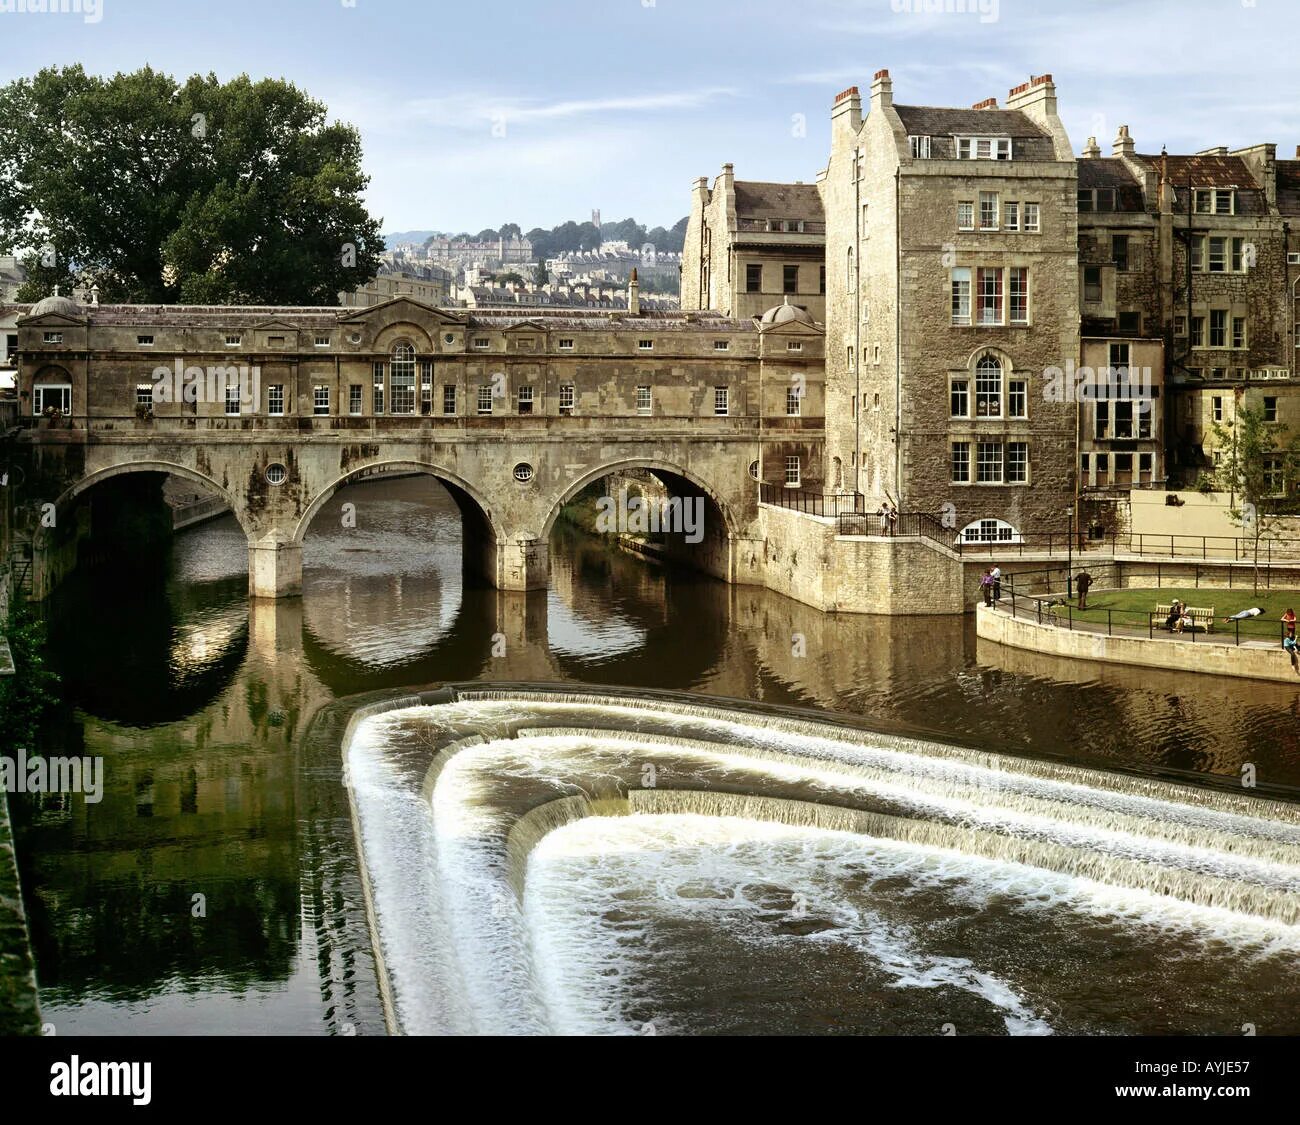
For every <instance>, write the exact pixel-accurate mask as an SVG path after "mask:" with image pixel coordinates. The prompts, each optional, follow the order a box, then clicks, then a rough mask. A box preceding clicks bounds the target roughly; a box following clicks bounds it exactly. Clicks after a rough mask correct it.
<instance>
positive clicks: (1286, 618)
mask: <svg viewBox="0 0 1300 1125" xmlns="http://www.w3.org/2000/svg"><path fill="white" fill-rule="evenodd" d="M1282 624H1283V625H1285V626H1286V635H1287V636H1288V637H1290V638H1291V639H1292V640H1295V610H1294V609H1290V608H1288V609H1287V611H1286V612H1285V613H1284V614H1282Z"/></svg>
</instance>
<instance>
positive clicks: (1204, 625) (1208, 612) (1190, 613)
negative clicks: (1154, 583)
mask: <svg viewBox="0 0 1300 1125" xmlns="http://www.w3.org/2000/svg"><path fill="white" fill-rule="evenodd" d="M1173 608H1174V606H1173V603H1172V602H1170V603H1169V604H1168V605H1157V606H1156V608H1155V609H1154V611H1152V614H1151V624H1152V625H1157V626H1163V625H1164V623H1165V621H1166V620H1168V618H1169V614H1170V613H1171V612H1172V611H1173ZM1183 616H1184V617H1190V618H1191V619H1192V625H1191V627H1192V628H1193V629H1200V630H1202V631H1203V632H1206V633H1213V632H1214V606H1210V607H1209V608H1208V609H1206V608H1205V607H1204V606H1195V605H1185V606H1183Z"/></svg>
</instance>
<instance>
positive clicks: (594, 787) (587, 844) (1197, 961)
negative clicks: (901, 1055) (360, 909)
mask: <svg viewBox="0 0 1300 1125" xmlns="http://www.w3.org/2000/svg"><path fill="white" fill-rule="evenodd" d="M443 698H444V699H445V700H446V701H445V702H422V701H421V700H420V699H418V698H407V699H404V700H400V701H394V702H393V703H390V704H389V705H387V708H386V709H384V710H379V711H375V712H373V713H368V714H364V715H362V716H361V717H359V718H358V719H357V720H356V721H355V722H354V724H353V727H352V729H351V732H350V737H349V739H348V740H347V745H346V748H345V754H346V758H347V773H348V777H349V782H350V785H351V792H352V798H353V808H354V813H355V817H356V825H357V833H358V838H359V841H360V845H361V851H362V854H363V857H364V864H365V867H366V876H367V885H368V887H369V891H370V907H371V918H372V929H373V933H374V938H375V945H376V950H377V952H378V953H379V956H380V959H381V960H382V963H383V967H384V973H385V976H386V993H385V996H386V1001H387V1003H388V1009H389V1022H390V1024H391V1025H392V1026H393V1028H394V1029H396V1030H403V1031H407V1032H412V1033H428V1032H451V1033H474V1032H482V1033H560V1034H570V1033H649V1032H653V1033H658V1034H664V1033H672V1032H687V1033H703V1032H709V1031H716V1032H770V1033H779V1032H823V1031H825V1032H829V1031H842V1032H857V1033H863V1032H867V1033H871V1032H879V1033H890V1032H894V1033H922V1034H923V1033H931V1034H941V1033H944V1032H945V1031H946V1032H947V1033H950V1034H953V1033H955V1034H978V1033H989V1032H1000V1033H1007V1032H1010V1033H1015V1034H1044V1033H1051V1032H1054V1031H1055V1032H1076V1033H1080V1032H1082V1033H1125V1032H1187V1033H1214V1032H1219V1033H1222V1034H1235V1033H1239V1028H1240V1025H1241V1024H1242V1023H1243V1022H1250V1023H1252V1024H1254V1025H1256V1026H1257V1027H1258V1028H1259V1029H1260V1031H1261V1033H1265V1032H1268V1031H1274V1032H1288V1031H1289V1032H1295V1031H1296V1030H1297V1029H1298V1028H1300V1015H1297V1012H1300V1004H1297V1001H1298V1000H1300V983H1297V977H1298V974H1296V972H1295V969H1296V967H1297V960H1298V955H1300V808H1298V807H1296V806H1293V805H1289V804H1286V803H1284V802H1277V801H1268V800H1262V799H1257V798H1253V797H1250V796H1249V795H1246V794H1232V793H1223V792H1218V791H1210V790H1200V789H1195V788H1192V787H1188V786H1181V785H1174V784H1170V783H1167V782H1164V781H1160V780H1157V779H1153V778H1143V777H1128V776H1122V775H1116V774H1106V773H1101V772H1097V771H1091V770H1086V769H1078V768H1074V767H1069V766H1060V765H1055V764H1050V763H1043V762H1035V761H1026V760H1020V759H1016V758H1010V757H1002V756H999V755H996V754H987V753H980V752H976V751H967V750H963V749H959V748H956V747H951V746H943V745H938V744H933V743H925V742H920V741H916V740H911V739H905V738H898V737H893V736H889V735H883V734H875V733H870V732H863V731H857V730H849V729H846V728H842V727H838V726H835V725H833V724H830V723H818V722H813V721H805V720H799V719H795V718H791V717H789V716H787V715H785V714H765V713H763V712H761V711H758V710H756V709H746V710H731V709H727V708H724V707H720V706H719V707H712V706H709V705H707V704H706V703H704V702H703V701H702V702H700V703H699V704H688V703H682V702H677V701H670V700H666V699H656V698H646V699H640V700H628V699H620V698H618V697H614V696H604V695H601V694H599V693H594V692H593V693H560V692H554V691H544V690H534V691H530V690H525V689H518V690H507V689H487V688H482V689H480V688H472V689H471V688H466V689H460V690H457V691H455V692H451V693H448V694H446V695H445V696H444V697H443Z"/></svg>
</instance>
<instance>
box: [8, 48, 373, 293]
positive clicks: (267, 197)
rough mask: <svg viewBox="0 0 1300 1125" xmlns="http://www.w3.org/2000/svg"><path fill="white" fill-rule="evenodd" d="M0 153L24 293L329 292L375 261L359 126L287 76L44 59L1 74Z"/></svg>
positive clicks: (366, 273) (11, 242) (355, 279)
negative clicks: (104, 74)
mask: <svg viewBox="0 0 1300 1125" xmlns="http://www.w3.org/2000/svg"><path fill="white" fill-rule="evenodd" d="M0 151H3V152H4V153H5V154H6V159H5V161H4V163H3V165H0V244H3V245H7V246H9V247H10V248H12V250H13V251H14V252H15V253H17V254H19V255H20V257H21V258H22V259H23V261H24V264H26V265H27V266H28V267H29V269H30V277H29V281H28V283H27V285H26V286H25V287H24V289H23V291H21V292H20V294H19V296H20V299H23V300H32V299H37V298H39V297H41V296H44V295H45V294H46V293H47V292H49V290H50V289H51V288H52V286H53V285H54V284H56V283H57V284H64V285H72V284H78V285H90V284H92V283H94V284H98V286H99V289H100V295H101V297H102V298H103V299H105V300H107V301H132V302H145V303H150V302H158V303H166V302H175V301H185V302H204V303H222V302H224V303H235V304H245V303H269V304H319V303H329V304H333V303H334V301H335V300H336V295H337V293H338V292H339V291H340V290H344V289H352V288H355V287H356V286H357V285H358V284H360V283H361V282H362V281H363V280H364V279H365V278H367V277H370V276H373V275H374V273H375V272H376V269H377V267H378V263H379V254H380V252H381V251H382V249H383V240H382V238H381V236H380V224H379V223H378V222H377V221H376V220H375V219H373V218H371V217H370V215H369V213H368V212H367V211H366V209H365V207H364V205H363V204H362V202H361V198H360V195H361V192H362V191H363V190H364V188H365V186H366V184H367V182H368V178H367V177H366V176H365V175H364V174H363V173H362V171H361V142H360V137H359V135H358V133H357V131H356V130H355V129H354V128H352V127H351V126H348V125H342V124H331V123H329V122H328V121H327V120H326V109H325V106H324V105H322V104H321V103H319V102H316V101H313V100H312V99H310V98H308V97H307V95H306V94H304V93H303V92H302V91H300V90H299V89H298V88H297V87H295V86H292V85H290V84H289V83H286V82H282V81H272V80H265V81H259V82H254V81H252V80H251V79H249V78H248V77H247V76H246V75H241V76H240V77H238V78H234V79H232V80H231V81H229V82H225V83H222V82H219V81H218V80H217V78H216V77H215V76H214V75H208V76H207V77H206V78H205V77H201V76H198V75H196V76H194V77H191V78H190V79H188V80H187V81H186V82H185V84H184V85H183V86H182V85H179V84H178V83H177V82H176V81H175V80H174V79H173V78H171V77H170V76H168V75H165V74H161V73H159V72H157V71H154V70H152V69H151V68H149V67H145V68H144V69H142V70H139V71H136V72H134V73H131V74H116V75H114V76H113V77H112V78H107V79H105V78H100V77H97V76H92V75H88V74H86V73H85V71H84V70H83V69H82V68H81V67H80V66H71V67H66V68H58V67H51V68H47V69H45V70H42V71H40V72H39V73H38V74H36V75H35V76H34V77H32V78H22V79H17V80H16V81H14V82H11V83H9V84H8V85H7V86H4V87H0Z"/></svg>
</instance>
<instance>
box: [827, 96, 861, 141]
mask: <svg viewBox="0 0 1300 1125" xmlns="http://www.w3.org/2000/svg"><path fill="white" fill-rule="evenodd" d="M861 128H862V98H861V96H860V95H859V94H858V88H857V87H856V86H850V87H849V88H848V89H847V90H841V91H840V92H839V93H838V94H836V95H835V105H834V106H833V107H832V108H831V133H832V134H836V133H839V132H840V131H842V130H845V129H847V130H848V131H849V132H850V133H852V134H854V135H855V136H856V135H857V132H858V130H859V129H861Z"/></svg>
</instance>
